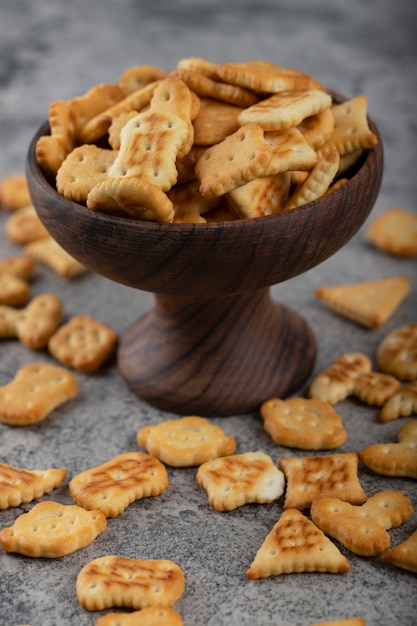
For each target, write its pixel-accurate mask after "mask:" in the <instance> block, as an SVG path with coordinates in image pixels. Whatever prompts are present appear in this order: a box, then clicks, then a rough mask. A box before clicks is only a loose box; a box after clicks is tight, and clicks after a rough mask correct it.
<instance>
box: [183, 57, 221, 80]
mask: <svg viewBox="0 0 417 626" xmlns="http://www.w3.org/2000/svg"><path fill="white" fill-rule="evenodd" d="M218 68H219V65H218V63H213V61H208V60H207V59H202V58H201V57H187V58H184V59H180V60H179V61H178V62H177V69H180V70H193V71H194V72H198V73H199V74H204V76H208V77H209V78H212V79H213V80H218V78H219V77H218V74H217V70H218Z"/></svg>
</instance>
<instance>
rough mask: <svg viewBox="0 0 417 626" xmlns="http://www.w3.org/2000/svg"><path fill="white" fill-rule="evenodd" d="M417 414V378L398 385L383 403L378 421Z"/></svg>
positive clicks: (387, 420)
mask: <svg viewBox="0 0 417 626" xmlns="http://www.w3.org/2000/svg"><path fill="white" fill-rule="evenodd" d="M413 414H414V415H417V380H413V381H412V382H411V383H408V384H406V385H403V386H402V387H401V386H400V385H399V386H398V389H397V390H396V391H395V393H393V394H392V395H391V396H390V397H389V398H388V399H387V400H386V401H385V403H384V405H383V407H382V409H381V412H380V414H379V421H380V422H383V423H386V422H390V421H391V420H395V419H397V418H399V417H409V416H410V415H413Z"/></svg>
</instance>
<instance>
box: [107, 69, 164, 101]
mask: <svg viewBox="0 0 417 626" xmlns="http://www.w3.org/2000/svg"><path fill="white" fill-rule="evenodd" d="M166 75H167V73H166V72H165V71H164V70H163V69H161V68H160V67H157V66H155V65H133V66H132V67H128V68H127V69H126V70H124V72H123V73H122V74H121V75H120V77H119V85H120V87H121V89H122V91H123V93H124V94H125V96H128V95H129V94H131V93H134V92H135V91H137V90H138V89H142V87H146V85H149V83H154V82H156V81H159V80H163V79H164V78H165V77H166Z"/></svg>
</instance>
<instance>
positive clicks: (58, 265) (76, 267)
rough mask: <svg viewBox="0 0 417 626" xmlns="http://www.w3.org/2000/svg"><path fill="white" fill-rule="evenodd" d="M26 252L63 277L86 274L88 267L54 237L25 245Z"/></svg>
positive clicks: (43, 238)
mask: <svg viewBox="0 0 417 626" xmlns="http://www.w3.org/2000/svg"><path fill="white" fill-rule="evenodd" d="M24 251H25V253H26V254H27V255H28V256H30V257H31V258H32V259H34V260H35V261H38V262H39V263H42V264H43V265H45V266H46V267H48V268H49V269H51V270H52V271H53V272H55V274H57V275H58V276H60V277H61V278H68V279H71V278H76V277H77V276H80V275H82V274H85V273H86V272H87V271H88V270H87V268H86V267H85V266H84V265H83V264H82V263H80V262H79V261H77V259H75V258H74V257H73V256H71V255H70V254H69V253H68V252H67V251H66V250H64V248H62V247H61V246H60V245H59V243H58V242H57V241H55V239H53V238H52V237H50V236H48V237H42V238H41V239H36V240H35V241H31V242H30V243H28V244H26V245H25V246H24Z"/></svg>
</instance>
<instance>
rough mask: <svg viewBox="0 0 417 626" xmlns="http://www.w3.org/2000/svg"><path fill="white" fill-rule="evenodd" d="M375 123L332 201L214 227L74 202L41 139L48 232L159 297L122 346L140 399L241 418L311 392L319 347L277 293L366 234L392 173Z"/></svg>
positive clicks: (38, 177)
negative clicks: (47, 165) (53, 174)
mask: <svg viewBox="0 0 417 626" xmlns="http://www.w3.org/2000/svg"><path fill="white" fill-rule="evenodd" d="M369 124H370V127H371V128H372V130H373V131H374V132H375V133H376V135H377V136H378V145H377V146H376V147H375V148H373V149H372V150H370V151H367V152H365V153H364V156H363V158H362V160H361V162H360V164H359V165H358V166H357V167H356V169H355V170H354V171H353V172H352V174H351V177H350V180H349V182H347V183H346V184H345V185H343V186H342V187H340V188H339V189H338V190H336V191H334V192H333V193H332V194H330V195H327V196H324V197H323V198H321V199H320V200H318V201H315V202H311V203H310V204H307V205H304V206H302V207H299V208H296V209H294V210H292V211H289V212H286V213H282V214H278V215H272V216H268V217H261V218H256V219H250V220H249V219H248V220H238V221H229V222H219V223H207V224H160V223H156V222H146V221H136V220H133V219H128V218H123V217H115V216H112V215H108V214H104V213H99V212H93V211H90V210H88V209H87V208H86V207H85V206H83V205H81V204H77V203H75V202H72V201H70V200H67V199H66V198H64V197H63V196H61V195H60V194H58V193H57V191H56V189H55V188H54V186H53V184H52V183H51V181H49V180H48V179H47V178H46V177H45V175H44V173H43V171H42V170H41V168H40V167H39V165H38V164H37V161H36V157H35V146H36V141H37V139H38V138H39V137H40V136H41V135H44V134H48V133H49V127H48V125H47V124H44V125H43V126H42V127H41V128H40V129H39V130H38V132H37V133H36V135H35V136H34V138H33V140H32V142H31V145H30V148H29V152H28V158H27V180H28V185H29V190H30V194H31V197H32V201H33V205H34V206H35V209H36V211H37V213H38V215H39V217H40V219H41V221H42V222H43V224H44V225H45V227H46V229H47V230H48V231H49V233H50V234H51V235H52V236H53V237H54V239H55V240H56V241H57V242H58V243H59V244H60V245H61V246H62V247H63V248H64V249H65V250H67V251H68V252H69V253H70V254H71V255H72V256H73V257H75V258H76V259H78V260H79V261H80V262H81V263H83V264H84V265H85V266H87V267H88V268H89V269H90V270H92V271H94V272H96V273H98V274H101V275H103V276H106V277H107V278H109V279H111V280H113V281H116V282H118V283H121V284H124V285H128V286H129V287H134V288H136V289H140V290H145V291H150V292H152V293H153V294H154V295H155V307H154V309H153V310H151V311H150V312H149V313H147V314H146V315H145V316H144V317H142V318H141V319H139V320H138V321H136V322H135V323H134V324H133V325H132V326H131V328H129V329H128V330H127V331H126V332H125V333H124V334H123V335H122V337H121V338H120V346H119V352H118V366H119V369H120V372H121V373H122V375H123V377H124V378H125V380H126V382H127V384H128V385H129V386H130V388H131V389H132V390H133V391H134V392H135V393H136V394H137V395H138V396H140V397H141V398H142V399H144V400H146V401H147V402H149V403H150V404H152V405H154V406H156V407H158V408H161V409H163V410H166V411H171V412H174V413H178V414H184V415H185V414H188V415H190V414H200V415H205V416H214V415H232V414H236V415H237V414H241V413H247V412H251V411H254V410H257V409H258V408H259V405H260V404H261V402H263V401H264V400H266V399H268V398H269V397H273V396H279V397H283V396H287V395H289V394H291V393H294V392H295V391H296V390H297V389H299V388H300V386H301V385H302V384H303V383H304V382H305V381H306V379H307V378H308V376H309V375H310V373H311V370H312V368H313V365H314V361H315V356H316V342H315V337H314V335H313V333H312V331H311V329H310V327H309V326H308V324H307V323H306V322H305V320H304V319H303V318H302V317H301V316H300V315H298V314H297V313H296V312H295V311H292V310H290V309H288V307H286V306H285V305H283V304H280V303H277V302H274V301H273V300H272V299H271V297H270V293H269V288H270V286H271V285H274V284H277V283H280V282H282V281H287V280H289V279H290V278H292V277H294V276H297V275H298V274H300V273H302V272H305V271H306V270H309V269H311V268H312V267H315V266H316V265H318V264H319V263H322V262H323V261H324V260H325V259H327V258H329V257H330V256H331V255H333V254H334V253H335V252H337V251H338V250H339V249H340V248H341V247H342V246H344V245H345V244H346V243H347V242H348V241H349V240H350V239H351V237H352V236H353V235H354V234H355V233H356V232H357V231H358V229H359V228H360V227H361V225H362V224H363V223H364V221H365V219H366V218H367V216H368V214H369V213H370V211H371V209H372V207H373V205H374V203H375V200H376V197H377V195H378V192H379V189H380V185H381V180H382V173H383V148H382V141H381V137H380V135H379V133H378V130H377V128H376V126H375V124H374V123H373V122H372V120H369ZM288 288H289V289H290V288H291V284H290V283H289V284H288ZM115 306H117V303H115ZM133 314H134V312H132V315H133Z"/></svg>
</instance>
